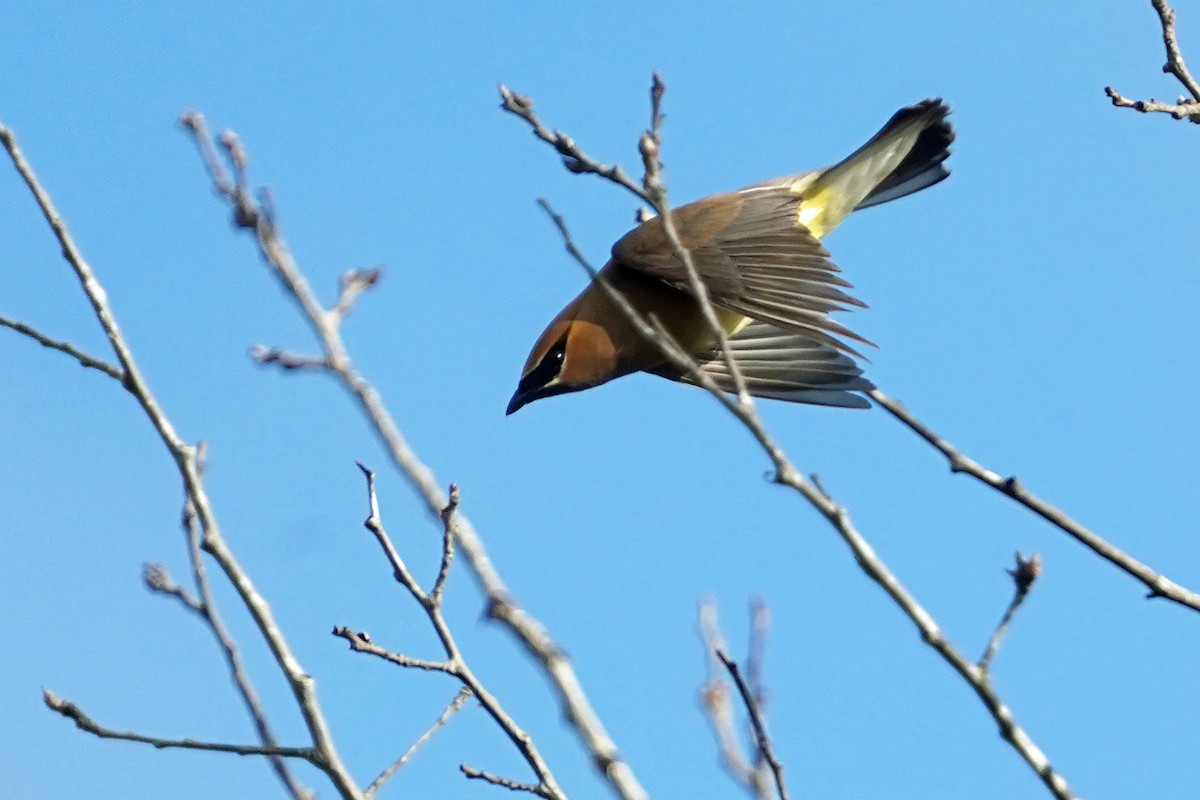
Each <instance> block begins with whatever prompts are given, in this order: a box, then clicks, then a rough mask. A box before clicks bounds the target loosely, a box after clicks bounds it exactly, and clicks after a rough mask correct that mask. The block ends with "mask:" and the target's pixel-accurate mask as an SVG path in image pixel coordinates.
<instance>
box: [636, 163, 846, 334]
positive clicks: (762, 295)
mask: <svg viewBox="0 0 1200 800" xmlns="http://www.w3.org/2000/svg"><path fill="white" fill-rule="evenodd" d="M800 203H801V197H800V195H799V194H798V193H797V192H796V191H794V190H793V189H792V188H790V186H789V185H761V186H754V187H750V188H748V189H742V190H740V191H737V192H729V193H726V194H719V195H714V196H712V197H707V198H705V199H703V200H698V201H696V202H694V203H689V204H687V205H685V206H680V207H679V208H677V209H675V210H674V211H672V213H671V216H672V219H673V220H674V223H675V228H676V230H678V231H679V232H680V236H681V240H682V243H683V245H684V247H686V248H687V249H688V250H689V251H690V252H691V254H692V261H693V263H694V264H695V267H696V271H697V273H698V274H699V276H700V280H701V281H702V282H703V283H704V286H705V288H706V289H707V290H708V293H709V297H710V298H711V300H712V302H713V303H714V304H715V305H718V306H721V307H723V308H727V309H730V310H732V311H736V312H738V313H740V314H744V315H745V316H747V317H752V318H753V319H756V320H761V321H763V322H767V323H770V324H772V325H774V326H776V327H778V328H783V329H785V330H787V331H791V332H793V333H796V334H799V335H801V336H804V337H807V338H808V339H809V340H810V341H814V342H817V343H820V344H824V345H827V346H829V347H833V348H836V349H839V350H844V351H846V352H849V353H855V351H854V350H853V349H852V348H851V347H849V346H848V345H846V344H845V343H844V342H842V341H841V340H840V339H837V338H835V337H837V336H842V337H846V338H848V339H853V340H856V341H859V342H864V343H866V344H870V342H868V341H867V340H866V339H863V338H862V337H861V336H859V335H857V334H855V333H853V332H851V331H850V330H849V329H847V328H845V327H843V326H842V325H839V324H838V323H837V322H834V321H833V320H832V319H830V318H829V312H831V311H844V310H845V307H846V306H863V305H864V303H862V302H860V301H859V300H857V299H855V298H854V297H851V296H850V295H849V294H847V293H846V292H844V291H843V289H844V288H849V287H850V284H849V283H847V282H846V281H845V280H843V279H842V278H840V277H838V276H837V272H838V271H839V270H838V268H837V266H835V265H834V263H833V262H832V261H830V260H829V253H828V252H826V250H825V248H824V247H822V246H821V243H820V242H819V241H818V240H817V238H816V237H815V236H813V235H812V233H810V232H809V230H808V229H807V228H805V227H804V226H803V225H802V224H800V221H799V219H800V218H799V213H800ZM613 259H614V260H615V261H616V262H617V263H619V264H622V265H624V266H626V267H628V268H630V269H634V270H636V271H638V272H641V273H643V274H645V275H650V276H652V277H655V278H658V279H660V280H662V281H665V282H666V283H668V284H670V285H671V286H674V287H675V288H677V289H680V290H682V291H684V292H689V293H690V288H689V285H688V279H687V273H686V271H685V268H684V266H683V262H682V261H681V260H680V259H678V258H677V257H676V255H675V252H674V250H673V248H672V247H671V244H670V242H669V241H668V239H667V236H666V233H665V231H664V230H663V226H662V220H661V219H659V218H654V219H651V220H648V221H647V222H644V223H642V224H641V225H640V226H638V227H637V228H635V229H634V230H632V231H630V232H629V233H627V234H626V235H625V236H624V237H622V238H621V240H620V241H618V242H617V243H616V244H615V245H614V246H613ZM855 355H857V353H855Z"/></svg>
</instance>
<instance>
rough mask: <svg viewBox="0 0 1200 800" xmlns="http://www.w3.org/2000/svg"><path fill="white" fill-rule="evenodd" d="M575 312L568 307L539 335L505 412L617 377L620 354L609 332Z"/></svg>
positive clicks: (508, 412) (588, 387) (511, 411)
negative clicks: (618, 356)
mask: <svg viewBox="0 0 1200 800" xmlns="http://www.w3.org/2000/svg"><path fill="white" fill-rule="evenodd" d="M572 305H574V304H572ZM574 312H575V309H574V308H573V307H572V306H568V307H567V308H566V309H564V311H563V313H562V314H560V315H559V316H558V318H556V319H555V320H554V321H553V322H551V323H550V326H549V327H548V328H546V330H545V331H544V332H543V333H542V335H541V336H540V337H539V338H538V340H537V343H536V344H534V346H533V350H532V351H530V353H529V358H528V360H526V362H525V369H524V370H522V372H521V382H520V383H519V384H517V391H516V392H514V393H513V396H512V400H510V401H509V403H508V410H507V411H506V412H505V413H507V414H511V413H513V412H514V411H516V410H517V409H519V408H521V407H522V406H524V405H528V404H529V403H532V402H533V401H534V400H540V399H542V398H543V397H553V396H554V395H556V394H566V393H567V392H578V391H581V390H583V389H590V388H591V387H593V386H598V385H599V384H601V383H604V382H605V381H608V380H611V379H612V378H615V377H617V374H618V373H617V354H616V349H615V348H614V346H613V343H612V340H611V338H610V337H609V334H608V331H606V330H605V328H603V327H602V326H600V325H598V324H596V323H595V322H591V321H589V320H587V319H584V318H580V317H577V316H575V313H574Z"/></svg>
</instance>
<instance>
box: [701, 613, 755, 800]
mask: <svg viewBox="0 0 1200 800" xmlns="http://www.w3.org/2000/svg"><path fill="white" fill-rule="evenodd" d="M696 627H697V631H698V632H699V634H700V640H701V642H702V643H703V645H704V659H705V664H706V670H707V673H708V675H707V679H706V680H705V682H704V685H703V686H701V687H700V705H701V706H703V708H704V711H705V716H706V717H708V721H709V724H710V725H711V726H712V729H713V736H714V737H716V740H717V754H718V756H720V758H721V763H722V764H723V765H724V766H725V770H726V771H727V772H728V773H729V774H730V775H731V776H732V777H733V779H734V780H735V781H737V782H738V783H740V784H741V785H742V786H744V787H745V788H746V789H747V790H748V791H750V792H751V793H753V795H754V796H755V797H756V798H759V799H760V800H768V799H767V798H766V797H765V795H764V794H763V792H762V791H760V786H759V781H758V780H757V779H756V775H755V770H754V768H753V767H752V766H751V765H750V762H749V761H748V760H747V759H746V757H745V754H744V753H743V752H742V747H741V742H740V741H739V740H738V735H737V728H736V727H735V725H734V714H733V704H732V703H731V702H730V700H729V684H728V683H727V682H726V680H725V679H724V677H723V676H722V674H721V673H720V672H719V671H718V668H717V666H716V664H717V663H718V662H717V653H718V652H720V651H723V650H724V649H725V637H724V635H723V634H722V633H721V626H720V623H719V622H718V621H717V605H716V603H715V602H714V601H713V600H711V599H709V600H705V601H703V602H701V603H700V609H699V611H698V613H697V619H696Z"/></svg>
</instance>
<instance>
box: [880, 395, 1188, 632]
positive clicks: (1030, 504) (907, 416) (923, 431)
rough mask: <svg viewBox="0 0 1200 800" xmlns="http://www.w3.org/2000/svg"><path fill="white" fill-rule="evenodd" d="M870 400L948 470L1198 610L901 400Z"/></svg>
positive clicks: (1178, 590)
mask: <svg viewBox="0 0 1200 800" xmlns="http://www.w3.org/2000/svg"><path fill="white" fill-rule="evenodd" d="M867 394H868V395H869V396H870V398H871V399H872V400H874V401H875V402H876V403H878V404H879V405H880V406H882V407H883V408H884V409H885V410H886V411H887V412H888V413H889V414H891V415H892V416H893V417H895V418H896V419H898V420H900V422H902V423H904V425H905V426H907V427H908V429H909V430H911V431H912V432H913V433H915V434H917V435H918V436H920V437H921V438H922V439H924V440H925V441H926V442H928V443H929V444H930V445H932V446H933V448H934V449H935V450H937V451H938V452H939V453H941V454H942V455H943V456H945V457H946V460H947V461H948V462H949V463H950V471H951V472H960V473H963V474H965V475H970V476H971V477H972V478H975V479H976V480H978V481H979V482H980V483H983V484H984V485H986V486H990V487H991V488H993V489H995V490H996V491H997V492H1000V493H1001V494H1003V495H1005V496H1006V497H1008V498H1010V499H1012V500H1015V501H1016V502H1017V503H1019V504H1020V505H1022V506H1024V507H1025V508H1027V509H1029V510H1030V511H1032V512H1033V513H1035V514H1037V515H1038V516H1039V517H1041V518H1042V519H1044V520H1046V521H1047V522H1049V523H1050V524H1052V525H1054V526H1056V527H1057V528H1058V529H1059V530H1061V531H1063V532H1064V533H1067V534H1068V535H1070V536H1071V537H1072V538H1074V539H1075V541H1077V542H1079V543H1080V544H1082V545H1083V546H1084V547H1086V548H1088V549H1089V550H1091V551H1092V552H1093V553H1095V554H1096V555H1098V556H1100V557H1101V558H1103V559H1104V560H1105V561H1107V562H1109V563H1110V564H1112V565H1113V566H1115V567H1117V568H1118V569H1120V570H1122V571H1123V572H1125V573H1126V574H1127V575H1130V576H1132V577H1134V578H1136V579H1138V580H1139V581H1141V582H1142V584H1144V585H1145V586H1146V588H1147V589H1148V590H1149V591H1148V594H1147V595H1146V596H1147V597H1151V598H1155V597H1161V598H1164V599H1167V600H1170V601H1172V602H1175V603H1178V604H1180V605H1182V606H1186V607H1187V608H1190V609H1192V610H1193V611H1200V594H1197V593H1196V592H1193V591H1192V590H1191V589H1188V588H1186V587H1183V586H1180V585H1179V584H1178V583H1175V582H1174V581H1173V580H1171V579H1170V578H1168V577H1166V576H1165V575H1163V574H1161V573H1159V572H1156V571H1155V570H1153V569H1151V568H1150V567H1149V566H1147V565H1145V564H1143V563H1142V562H1140V561H1138V560H1137V559H1136V558H1134V557H1133V556H1131V555H1129V554H1128V553H1126V552H1124V551H1123V550H1121V549H1120V548H1118V547H1115V546H1114V545H1112V544H1111V543H1109V542H1108V541H1107V540H1105V539H1104V538H1102V537H1101V536H1099V535H1097V534H1096V533H1094V532H1092V531H1091V530H1089V529H1088V528H1085V527H1084V526H1083V525H1081V524H1080V523H1078V522H1076V521H1075V520H1074V519H1072V518H1071V517H1070V516H1068V515H1067V514H1066V513H1064V512H1063V511H1062V510H1061V509H1059V508H1056V507H1055V506H1052V505H1050V504H1049V503H1047V502H1046V501H1045V500H1042V499H1041V498H1040V497H1038V496H1037V495H1035V494H1033V493H1032V492H1030V491H1029V490H1028V489H1026V488H1025V485H1024V484H1023V483H1021V482H1020V481H1019V480H1017V479H1016V478H1015V477H1008V478H1005V477H1003V476H1001V475H1000V474H999V473H997V472H995V471H993V470H991V469H988V468H987V467H985V466H983V465H982V464H980V463H979V462H978V461H975V460H974V459H972V458H969V457H968V456H966V455H964V454H963V453H962V452H961V451H960V450H958V449H957V448H955V447H954V445H952V444H950V443H949V442H948V441H946V440H945V439H943V438H942V437H941V436H939V435H938V434H936V433H934V432H933V431H932V430H931V429H930V428H929V427H928V426H926V425H925V424H924V423H922V422H921V421H920V420H918V419H917V418H916V417H915V416H913V415H912V413H911V412H909V410H908V409H907V408H905V406H904V404H903V403H901V402H900V401H898V400H893V399H892V398H890V397H888V396H887V395H885V394H884V393H883V392H881V391H880V390H879V389H871V390H870V391H868V392H867Z"/></svg>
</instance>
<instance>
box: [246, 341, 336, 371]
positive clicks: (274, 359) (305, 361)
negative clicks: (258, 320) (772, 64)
mask: <svg viewBox="0 0 1200 800" xmlns="http://www.w3.org/2000/svg"><path fill="white" fill-rule="evenodd" d="M250 358H252V359H253V360H254V361H256V362H257V363H259V364H262V365H263V366H266V365H268V364H274V365H275V366H277V367H279V368H280V369H284V370H293V369H313V370H327V369H329V362H328V361H326V360H325V359H324V358H322V357H321V356H310V355H303V354H301V353H292V352H290V351H288V350H282V349H280V348H278V347H266V346H265V345H261V344H256V345H254V346H253V347H251V348H250Z"/></svg>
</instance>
